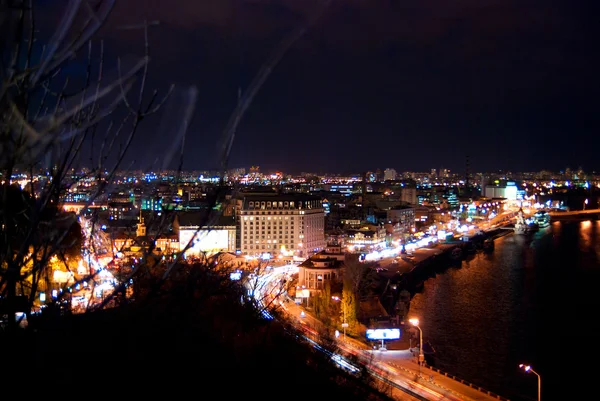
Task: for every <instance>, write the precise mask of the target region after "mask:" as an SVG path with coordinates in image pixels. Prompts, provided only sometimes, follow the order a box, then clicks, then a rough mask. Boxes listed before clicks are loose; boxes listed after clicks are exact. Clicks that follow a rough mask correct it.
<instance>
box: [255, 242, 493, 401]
mask: <svg viewBox="0 0 600 401" xmlns="http://www.w3.org/2000/svg"><path fill="white" fill-rule="evenodd" d="M443 248H444V245H442V244H440V245H435V246H434V247H433V248H420V249H416V250H414V251H413V255H414V258H415V262H418V261H421V260H423V259H424V258H426V257H428V256H431V255H433V254H437V253H440V252H442V251H443ZM393 259H394V258H384V259H382V260H380V261H379V264H380V266H389V270H388V271H387V272H386V273H389V274H397V273H398V272H402V271H403V270H404V271H407V269H410V268H412V262H408V261H405V260H398V262H396V263H394V262H392V260H393ZM295 271H297V266H293V265H287V266H283V267H274V268H270V269H266V270H265V271H264V273H263V274H261V275H260V277H259V278H258V281H257V283H258V285H257V286H256V287H255V293H256V294H255V295H256V297H257V298H258V299H261V300H263V305H267V304H271V305H273V306H277V307H280V308H281V309H282V310H283V312H284V314H285V315H286V316H287V319H288V320H289V321H290V322H292V323H294V324H295V325H296V326H297V327H298V328H299V329H301V330H302V332H304V333H305V337H306V339H307V340H308V341H311V342H313V344H314V345H315V347H317V348H320V339H319V334H318V333H320V332H323V331H324V330H325V329H326V327H325V326H324V325H323V324H322V323H321V322H320V321H319V320H317V319H315V318H314V317H313V316H312V315H311V314H310V313H309V312H308V311H307V310H305V309H304V308H303V307H302V306H300V305H297V304H295V303H293V302H290V301H289V299H288V298H286V295H285V294H283V293H282V292H281V291H280V290H279V289H280V285H281V280H282V279H285V278H287V276H288V275H289V274H293V273H294V272H295ZM272 295H278V296H277V297H276V298H275V299H274V300H273V298H272V297H271V296H272ZM266 313H267V314H268V312H266ZM268 315H269V316H271V315H270V314H268ZM337 345H338V347H339V352H338V353H336V354H332V358H333V359H334V360H335V361H336V362H338V364H339V365H340V367H341V368H344V369H348V370H351V371H352V370H354V369H356V371H358V369H359V367H358V366H355V365H354V364H356V363H357V362H356V360H358V363H360V364H362V365H364V366H366V367H367V368H368V369H369V371H370V372H371V373H372V374H373V375H374V376H375V377H377V378H378V379H379V380H380V381H381V382H382V383H383V384H384V386H383V387H384V388H387V389H388V390H389V391H390V393H391V395H392V396H393V397H394V399H396V400H400V401H404V400H407V401H412V400H448V401H492V400H496V401H498V400H505V399H503V398H502V397H499V396H497V395H494V394H491V393H488V392H487V391H486V390H484V389H480V388H478V387H476V386H473V385H470V384H469V383H466V382H463V381H461V380H459V379H455V378H453V377H452V376H451V375H447V374H445V373H444V372H440V371H437V370H434V369H432V368H429V367H426V366H422V367H421V368H420V369H419V365H418V363H417V362H416V360H415V357H414V355H413V354H412V352H411V351H410V350H380V349H371V348H369V346H368V345H367V344H366V343H363V342H361V341H356V340H355V339H352V338H350V337H346V338H345V339H344V337H343V336H342V335H340V336H339V337H337ZM321 350H322V351H323V352H330V351H327V350H326V349H324V348H321ZM350 355H354V357H355V358H349V356H350Z"/></svg>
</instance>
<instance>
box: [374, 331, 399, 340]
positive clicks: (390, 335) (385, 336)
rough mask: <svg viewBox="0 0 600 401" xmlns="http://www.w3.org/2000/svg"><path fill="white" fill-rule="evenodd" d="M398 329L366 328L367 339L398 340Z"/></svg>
mask: <svg viewBox="0 0 600 401" xmlns="http://www.w3.org/2000/svg"><path fill="white" fill-rule="evenodd" d="M398 339H400V329H368V330H367V340H398Z"/></svg>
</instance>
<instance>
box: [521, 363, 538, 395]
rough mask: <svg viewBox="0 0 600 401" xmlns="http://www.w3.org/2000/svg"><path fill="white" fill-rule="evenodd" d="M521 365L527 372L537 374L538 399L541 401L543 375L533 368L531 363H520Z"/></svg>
mask: <svg viewBox="0 0 600 401" xmlns="http://www.w3.org/2000/svg"><path fill="white" fill-rule="evenodd" d="M519 367H520V368H521V369H523V370H524V371H525V372H531V373H533V374H535V375H536V376H537V382H538V396H537V401H541V399H542V378H541V376H540V375H539V374H538V372H536V371H535V370H533V368H532V367H531V366H529V365H524V364H522V363H521V364H519Z"/></svg>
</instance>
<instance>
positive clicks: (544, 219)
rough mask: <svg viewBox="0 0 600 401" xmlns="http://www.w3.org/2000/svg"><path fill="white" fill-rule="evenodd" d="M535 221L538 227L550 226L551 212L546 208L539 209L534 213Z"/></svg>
mask: <svg viewBox="0 0 600 401" xmlns="http://www.w3.org/2000/svg"><path fill="white" fill-rule="evenodd" d="M533 222H534V223H535V225H536V226H537V227H538V228H546V227H549V226H550V213H548V212H546V211H545V210H539V211H537V212H535V213H534V215H533Z"/></svg>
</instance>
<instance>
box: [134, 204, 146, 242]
mask: <svg viewBox="0 0 600 401" xmlns="http://www.w3.org/2000/svg"><path fill="white" fill-rule="evenodd" d="M135 234H136V235H137V236H138V237H144V236H146V224H144V218H143V217H142V209H141V208H140V222H139V223H138V225H137V230H136V232H135Z"/></svg>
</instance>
